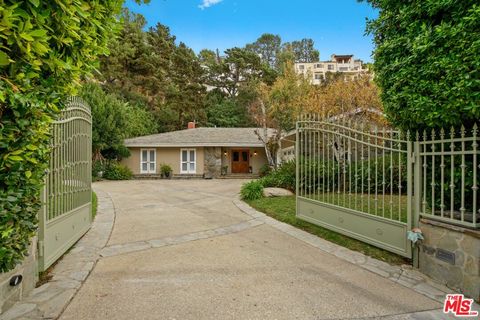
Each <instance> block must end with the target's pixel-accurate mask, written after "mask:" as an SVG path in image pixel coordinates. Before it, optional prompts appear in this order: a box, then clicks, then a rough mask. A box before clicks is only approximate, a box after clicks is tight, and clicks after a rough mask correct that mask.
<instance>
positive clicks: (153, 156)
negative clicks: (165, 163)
mask: <svg viewBox="0 0 480 320" xmlns="http://www.w3.org/2000/svg"><path fill="white" fill-rule="evenodd" d="M156 162H157V152H156V150H155V149H142V150H140V172H141V173H155V172H156Z"/></svg>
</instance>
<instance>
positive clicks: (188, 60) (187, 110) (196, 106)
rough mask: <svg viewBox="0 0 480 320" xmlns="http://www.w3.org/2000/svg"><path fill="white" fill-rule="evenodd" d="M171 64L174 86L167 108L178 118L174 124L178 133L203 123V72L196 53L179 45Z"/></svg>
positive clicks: (168, 98) (170, 92)
mask: <svg viewBox="0 0 480 320" xmlns="http://www.w3.org/2000/svg"><path fill="white" fill-rule="evenodd" d="M171 63H172V69H171V71H170V73H169V77H170V80H171V82H170V84H169V85H168V86H167V88H166V94H165V106H166V107H167V108H168V109H169V110H170V111H173V112H174V113H175V114H176V117H175V122H174V123H173V125H175V129H176V130H178V129H184V128H186V126H187V123H188V122H189V121H197V122H199V123H204V122H205V121H206V115H205V105H204V97H205V92H206V89H205V87H204V85H203V83H202V82H203V75H204V70H203V68H202V66H201V65H200V63H199V61H198V60H197V57H196V56H195V53H194V52H193V50H192V49H190V48H188V47H187V46H186V45H185V44H184V43H180V45H179V46H178V48H176V49H175V51H174V53H173V56H172V61H171ZM160 112H162V109H160Z"/></svg>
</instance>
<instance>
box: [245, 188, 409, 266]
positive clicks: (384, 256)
mask: <svg viewBox="0 0 480 320" xmlns="http://www.w3.org/2000/svg"><path fill="white" fill-rule="evenodd" d="M247 203H248V204H249V205H251V206H252V207H254V208H255V209H257V210H258V211H261V212H263V213H265V214H266V215H268V216H270V217H272V218H274V219H276V220H279V221H282V222H285V223H288V224H290V225H292V226H294V227H297V228H299V229H302V230H304V231H307V232H308V233H311V234H314V235H316V236H318V237H320V238H323V239H325V240H328V241H330V242H333V243H336V244H338V245H340V246H342V247H345V248H348V249H351V250H355V251H358V252H362V253H364V254H365V255H367V256H370V257H372V258H375V259H378V260H382V261H385V262H388V263H391V264H397V265H399V264H408V263H409V260H408V259H405V258H403V257H401V256H399V255H396V254H394V253H391V252H388V251H385V250H382V249H379V248H377V247H374V246H371V245H369V244H366V243H363V242H361V241H358V240H355V239H352V238H350V237H347V236H344V235H342V234H339V233H336V232H334V231H330V230H328V229H325V228H322V227H319V226H317V225H314V224H312V223H309V222H306V221H303V220H301V219H298V218H297V217H296V216H295V196H291V197H274V198H261V199H258V200H251V201H247Z"/></svg>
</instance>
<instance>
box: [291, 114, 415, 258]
mask: <svg viewBox="0 0 480 320" xmlns="http://www.w3.org/2000/svg"><path fill="white" fill-rule="evenodd" d="M296 141H297V142H296V161H297V216H298V217H300V218H302V219H304V220H306V221H309V222H312V223H315V224H317V225H320V226H323V227H325V228H328V229H331V230H334V231H336V232H339V233H342V234H345V235H347V236H350V237H352V238H356V239H359V240H361V241H364V242H366V243H370V244H372V245H375V246H377V247H380V248H383V249H386V250H388V251H391V252H394V253H397V254H399V255H402V256H405V257H408V258H411V257H412V247H411V244H410V241H408V240H407V232H408V231H409V230H410V229H411V228H412V223H413V221H414V219H413V217H412V215H413V214H412V205H413V201H412V192H413V183H412V182H413V179H409V178H408V177H411V176H413V161H414V159H413V150H412V148H413V144H412V143H411V142H410V141H409V139H408V137H407V136H403V135H402V134H401V133H400V132H398V131H393V130H391V129H381V130H379V129H376V128H369V127H368V126H362V125H354V124H353V123H342V122H335V123H334V122H324V121H319V120H318V119H316V118H315V117H306V118H303V119H301V121H299V122H298V123H297V137H296Z"/></svg>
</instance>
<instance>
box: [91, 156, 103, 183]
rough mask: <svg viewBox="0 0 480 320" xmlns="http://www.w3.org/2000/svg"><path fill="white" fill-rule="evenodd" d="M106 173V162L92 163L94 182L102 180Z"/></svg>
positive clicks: (97, 161)
mask: <svg viewBox="0 0 480 320" xmlns="http://www.w3.org/2000/svg"><path fill="white" fill-rule="evenodd" d="M103 172H105V163H104V161H100V160H94V161H92V180H93V181H97V180H99V179H100V178H101V175H103Z"/></svg>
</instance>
